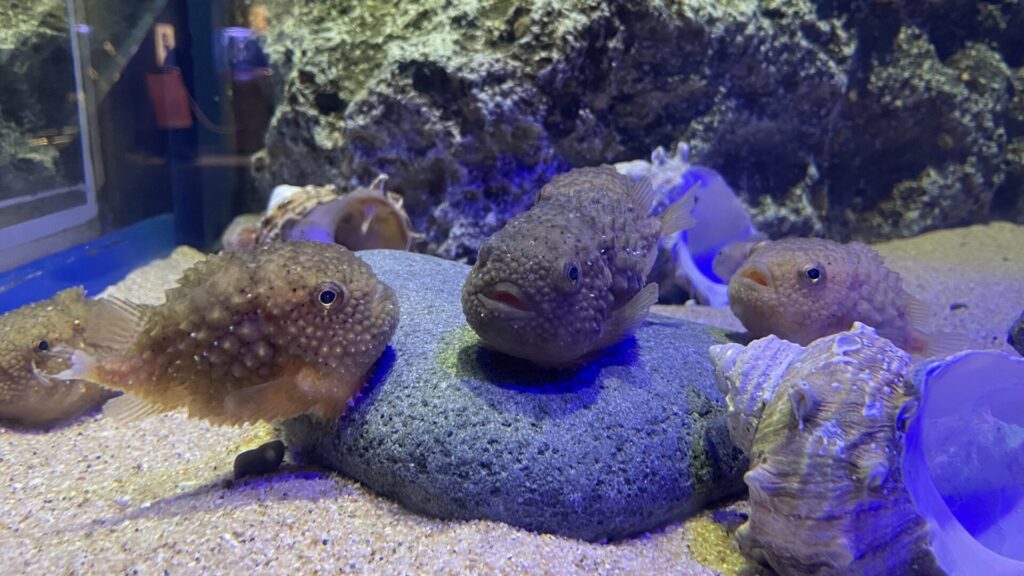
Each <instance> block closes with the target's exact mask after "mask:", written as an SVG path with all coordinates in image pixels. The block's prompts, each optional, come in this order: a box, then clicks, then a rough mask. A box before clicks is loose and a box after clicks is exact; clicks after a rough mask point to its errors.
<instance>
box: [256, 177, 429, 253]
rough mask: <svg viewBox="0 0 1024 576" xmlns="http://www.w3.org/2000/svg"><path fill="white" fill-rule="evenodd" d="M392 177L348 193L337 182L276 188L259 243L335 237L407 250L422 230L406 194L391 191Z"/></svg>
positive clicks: (354, 245) (360, 246)
mask: <svg viewBox="0 0 1024 576" xmlns="http://www.w3.org/2000/svg"><path fill="white" fill-rule="evenodd" d="M387 180H388V177H387V176H386V175H383V174H382V175H380V176H378V177H377V178H376V179H375V180H374V181H373V183H371V184H370V185H369V186H366V187H359V188H356V189H354V190H352V191H349V192H340V191H339V190H338V189H337V187H335V186H333V185H328V186H289V185H281V186H278V187H277V188H275V189H274V192H273V194H272V195H271V198H270V202H269V204H268V206H267V213H266V216H265V217H264V218H263V222H262V224H261V227H260V232H259V234H258V236H257V242H259V243H264V242H273V241H280V240H285V241H287V240H310V241H315V242H334V243H337V244H341V245H343V246H345V247H347V248H349V249H351V250H368V249H371V248H392V249H396V250H408V249H409V248H410V247H411V246H412V242H413V240H414V239H415V238H416V237H417V235H416V234H415V233H414V232H413V230H412V222H411V221H410V219H409V215H408V214H406V213H405V210H404V209H403V208H402V197H401V196H400V195H398V194H396V193H394V192H390V191H387V190H386V189H385V184H386V183H387Z"/></svg>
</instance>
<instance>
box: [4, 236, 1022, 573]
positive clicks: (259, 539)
mask: <svg viewBox="0 0 1024 576" xmlns="http://www.w3.org/2000/svg"><path fill="white" fill-rule="evenodd" d="M879 249H880V250H881V252H882V253H883V254H884V255H885V256H886V258H887V260H888V261H889V263H890V264H891V265H892V267H893V268H894V269H896V270H898V271H899V272H901V273H902V274H904V276H905V278H906V281H907V284H908V287H909V288H910V289H911V291H913V292H915V293H917V294H918V295H919V296H920V297H921V298H922V299H924V300H926V301H927V302H929V303H931V304H932V305H933V306H935V307H936V310H937V312H938V311H940V310H941V313H939V314H937V318H936V319H937V326H936V328H941V329H946V330H949V329H957V330H961V331H963V332H964V333H965V334H968V335H969V336H970V338H971V341H972V343H974V345H976V346H977V347H998V348H1002V349H1008V347H1007V346H1006V344H1005V343H1004V342H1003V340H1004V339H1005V337H1006V330H1007V327H1008V326H1009V324H1010V322H1012V320H1013V319H1014V318H1016V316H1017V315H1018V314H1019V313H1020V312H1021V310H1020V309H1021V308H1022V307H1024V227H1021V226H1013V225H1009V224H994V225H991V226H979V227H973V228H968V229H961V230H952V231H943V232H937V233H932V234H927V235H924V236H921V237H918V238H915V239H911V240H904V241H896V242H889V243H886V244H883V245H880V246H879ZM188 260H189V258H188V255H187V254H185V255H182V254H179V258H177V259H176V261H171V262H165V263H163V264H162V266H164V268H163V269H162V270H157V272H158V273H156V274H154V273H153V270H152V269H151V270H149V271H145V272H142V273H140V274H138V275H136V276H134V277H133V278H131V279H130V280H129V281H128V282H127V283H126V284H124V285H122V286H119V287H118V290H119V291H118V292H117V293H120V294H121V295H124V296H128V297H133V298H145V300H146V301H149V302H155V301H158V300H159V298H160V297H161V294H159V291H157V290H152V289H150V288H148V286H149V285H150V282H152V281H154V279H157V278H158V277H160V276H163V277H164V279H163V281H164V282H166V276H168V275H173V274H176V273H178V272H180V270H181V267H182V266H183V265H185V264H186V263H187V262H188ZM952 302H961V303H964V304H967V307H966V308H961V309H959V310H956V311H951V310H949V304H950V303H952ZM662 311H668V312H670V313H672V314H674V315H680V316H684V317H688V318H693V319H696V320H698V321H705V322H709V323H714V324H717V325H721V326H723V327H726V328H730V329H734V330H735V329H739V328H740V326H739V324H738V323H737V322H736V320H735V318H734V317H732V316H731V314H728V313H727V312H723V311H717V310H709V309H706V308H702V307H685V306H679V307H663V308H662ZM271 434H272V431H271V429H270V428H269V427H268V426H247V427H241V428H221V427H212V426H209V425H207V424H205V423H203V422H200V421H195V420H189V419H187V418H185V417H183V416H182V415H181V414H180V413H174V414H167V415H162V416H157V417H153V418H150V419H148V420H145V421H142V422H137V423H133V424H124V425H120V426H119V425H115V424H113V423H111V422H110V421H107V420H104V419H102V418H99V417H90V418H86V419H84V420H82V421H79V422H77V423H75V424H73V425H71V426H68V427H66V428H63V429H60V430H56V431H53V432H49V433H45V434H25V433H15V432H9V431H6V430H0V464H2V468H0V469H2V471H3V472H2V473H3V479H4V482H2V483H0V500H2V502H3V513H2V516H0V544H2V548H0V549H2V550H3V551H4V553H5V559H4V561H3V562H4V564H3V565H2V566H0V572H2V573H4V574H22V573H30V574H48V575H53V574H68V573H81V574H115V573H119V574H123V573H135V572H137V573H139V574H163V573H165V571H166V573H169V574H251V573H254V572H257V571H258V572H259V573H262V574H318V573H335V574H337V573H343V574H345V573H371V574H424V573H437V574H459V573H469V572H472V573H502V574H526V573H529V574H683V575H685V574H720V573H725V574H735V573H737V572H738V571H740V570H742V569H744V568H746V569H750V565H749V563H747V562H746V561H745V560H744V559H743V558H742V557H741V556H739V554H738V552H737V550H736V548H735V546H734V545H733V544H732V542H731V540H730V539H729V537H728V533H727V528H729V529H734V528H735V525H736V522H737V515H736V513H735V511H734V510H736V509H742V508H743V504H742V503H740V504H739V505H737V506H733V507H731V508H727V509H723V510H719V511H709V512H707V513H705V514H702V515H700V516H698V517H697V518H695V519H691V520H689V521H686V522H679V523H676V524H673V525H671V526H669V527H667V528H666V529H664V530H661V531H658V532H656V533H653V534H648V535H644V536H642V537H638V538H634V539H630V540H627V541H623V542H618V543H613V544H606V545H602V544H589V543H584V542H578V541H575V540H570V539H567V538H561V537H556V536H550V535H542V534H533V533H530V532H526V531H523V530H519V529H516V528H512V527H509V526H506V525H503V524H499V523H496V522H448V521H441V520H434V519H428V518H423V517H420V516H417V515H415V514H412V513H410V512H407V511H405V510H404V509H403V508H401V507H400V506H398V505H397V504H394V503H392V502H390V501H388V500H385V499H383V498H379V497H377V496H375V495H373V494H371V493H370V492H368V491H367V490H365V489H363V488H362V487H361V486H359V485H358V484H357V483H355V482H352V481H350V480H348V479H346V478H342V477H340V476H338V475H335V474H332V473H328V472H324V471H319V470H315V469H290V470H288V471H285V472H282V473H280V474H278V475H276V476H274V477H273V478H271V479H263V480H251V481H245V482H241V483H238V484H236V485H234V486H233V487H232V486H228V485H227V484H226V480H227V479H228V478H229V477H230V474H231V468H232V463H233V459H234V456H235V455H236V454H237V453H239V452H241V451H242V450H245V449H248V448H251V447H254V446H256V445H258V444H260V443H262V442H264V441H266V440H268V439H271V438H272V436H271ZM701 562H704V564H702V563H701Z"/></svg>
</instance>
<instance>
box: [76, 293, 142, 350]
mask: <svg viewBox="0 0 1024 576" xmlns="http://www.w3.org/2000/svg"><path fill="white" fill-rule="evenodd" d="M145 326H146V308H145V307H143V306H139V305H138V304H134V303H132V302H128V301H127V300H122V299H120V298H100V299H98V300H96V301H95V305H94V306H93V308H92V310H90V312H89V316H88V318H87V319H86V326H85V340H86V342H88V343H89V344H90V345H92V346H97V347H100V348H109V349H113V350H120V351H123V350H127V349H129V348H131V346H132V344H134V343H135V339H136V338H138V336H139V334H140V333H141V332H142V329H143V328H145Z"/></svg>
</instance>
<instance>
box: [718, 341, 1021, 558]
mask: <svg viewBox="0 0 1024 576" xmlns="http://www.w3.org/2000/svg"><path fill="white" fill-rule="evenodd" d="M710 353H711V357H712V361H713V363H714V365H715V368H716V373H717V376H718V379H719V385H720V386H722V387H723V388H724V390H725V393H726V397H727V402H728V405H729V413H728V416H727V418H728V419H729V429H730V436H731V437H732V438H733V440H734V442H736V444H737V445H738V446H739V447H740V448H742V449H743V450H744V451H745V452H746V453H747V455H748V456H749V458H750V461H751V469H750V470H749V471H748V472H747V474H746V475H745V476H744V481H745V482H746V483H747V486H748V488H749V490H750V515H749V520H748V521H747V522H746V523H745V524H744V525H743V526H741V527H740V529H739V530H738V531H737V540H738V541H739V543H740V546H741V548H742V549H743V550H744V551H745V552H746V553H747V554H749V555H750V556H751V557H753V558H755V559H757V560H759V561H762V562H765V563H767V564H769V565H771V566H772V568H774V569H775V570H776V571H777V572H779V573H780V574H781V575H783V576H786V575H790V574H794V575H796V574H801V575H803V574H867V575H874V574H878V575H883V574H943V573H946V574H961V573H963V574H967V573H979V574H980V573H984V574H1005V575H1010V574H1024V562H1021V560H1024V558H1016V557H1011V554H1010V552H1009V549H1010V548H1013V549H1014V550H1017V551H1018V552H1017V554H1018V555H1021V556H1024V507H1021V506H1020V503H1024V487H1022V484H1021V483H1020V478H1021V477H1024V444H1022V443H1021V442H1020V438H1022V437H1024V416H1021V414H1024V360H1020V359H1011V358H1010V357H1009V355H1007V354H1005V353H1002V352H990V351H986V352H979V351H968V352H964V353H961V354H957V355H955V356H952V357H949V358H947V359H942V360H937V361H933V363H931V364H928V365H926V366H925V368H922V369H918V370H917V371H915V372H913V373H911V359H910V356H908V355H907V354H906V353H905V352H903V351H902V350H900V349H899V348H897V347H896V346H895V345H893V344H892V343H891V342H890V341H889V340H886V339H885V338H882V337H880V336H878V335H877V333H876V332H875V331H874V329H872V328H870V327H869V326H866V325H864V324H861V323H854V325H853V328H852V329H851V330H849V331H847V332H843V333H839V334H834V335H831V336H828V337H825V338H821V339H819V340H816V341H814V342H812V343H811V344H809V345H808V346H807V347H802V346H797V345H794V344H791V343H789V342H786V341H784V340H779V339H778V338H775V337H773V336H769V337H767V338H763V339H760V340H756V341H754V342H752V343H751V344H750V345H749V346H746V347H742V346H739V345H737V344H726V345H717V346H712V347H711V349H710ZM1010 360H1013V361H1016V362H1017V364H1016V365H1011V364H1008V362H1009V361H1010ZM1014 370H1016V372H1014ZM911 374H913V377H911V376H910V375H911ZM942 388H945V390H944V392H943V393H940V389H942ZM993 388H994V389H997V390H998V393H993V392H992V390H991V389H993ZM979 406H985V407H987V408H988V410H984V409H980V408H979ZM951 414H955V415H956V417H955V418H954V419H952V420H949V421H948V423H947V426H946V428H945V429H943V428H942V427H940V426H939V425H938V424H937V420H936V418H937V417H941V416H946V417H949V416H950V415H951ZM995 414H999V415H1002V416H1003V418H1004V420H1000V419H999V418H993V417H992V416H991V415H995ZM972 417H973V418H974V421H975V422H976V424H975V425H974V426H967V423H969V422H971V421H972ZM734 420H742V421H743V422H742V423H739V424H737V423H734ZM1011 423H1012V426H1015V427H1016V428H1014V429H1012V430H1011V429H1010V424H1011ZM904 431H906V446H904ZM965 431H969V433H966V434H965ZM751 436H752V437H753V440H752V441H751ZM922 438H925V439H930V442H931V443H930V444H928V443H927V442H925V441H924V440H922ZM926 445H928V446H930V447H931V451H930V452H928V453H927V454H928V455H929V456H930V458H926V457H925V456H924V454H925V450H924V448H922V447H923V446H926ZM957 446H959V447H960V448H959V449H957V448H956V447H957ZM985 458H987V460H986V461H984V462H979V461H977V460H979V459H985ZM993 475H995V477H996V478H997V480H996V481H995V482H994V483H993V481H992V480H991V478H992V476H993ZM904 479H906V484H905V483H904ZM936 486H939V487H942V488H939V489H937V488H936ZM940 490H941V492H942V496H940V495H939V491H940ZM943 496H945V497H946V498H945V499H944V498H943ZM968 497H971V498H973V499H971V500H970V503H971V505H972V508H971V510H974V509H976V508H978V507H979V506H980V507H981V508H986V506H987V509H988V510H989V513H988V514H986V515H985V519H984V520H985V522H984V523H983V526H981V525H979V526H977V527H976V528H979V529H978V530H975V531H973V532H972V531H970V530H968V529H966V528H965V527H964V525H962V522H964V519H965V514H961V515H960V516H959V517H954V516H955V515H954V514H951V513H950V512H949V509H948V508H947V503H948V502H951V501H952V502H958V501H959V502H967V501H968ZM1015 506H1016V508H1014V507H1015ZM963 508H964V507H963V506H961V509H963ZM1007 510H1009V512H1008V511H1007ZM1014 510H1019V511H1018V512H1014ZM961 511H963V510H961ZM968 524H969V522H968ZM980 528H984V529H987V532H986V534H989V536H988V537H989V538H991V539H992V540H994V541H996V543H995V544H990V545H987V546H986V545H982V544H981V542H982V539H983V536H982V535H981V530H980ZM993 548H994V550H993ZM967 566H970V567H972V569H974V568H979V567H982V566H983V567H985V569H984V570H981V571H980V572H972V571H970V570H968V569H967V568H966V567H967ZM979 569H980V568H979Z"/></svg>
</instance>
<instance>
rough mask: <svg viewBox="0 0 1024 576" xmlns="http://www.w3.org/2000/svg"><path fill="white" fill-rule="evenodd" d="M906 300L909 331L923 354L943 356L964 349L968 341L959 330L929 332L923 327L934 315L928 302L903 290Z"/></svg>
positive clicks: (915, 346) (916, 347) (917, 348)
mask: <svg viewBox="0 0 1024 576" xmlns="http://www.w3.org/2000/svg"><path fill="white" fill-rule="evenodd" d="M903 298H904V301H905V302H906V311H907V319H909V320H910V327H911V333H912V337H913V340H914V348H915V349H916V350H917V351H920V353H921V354H924V355H925V356H928V357H932V356H945V355H947V354H953V353H954V352H960V351H961V350H965V349H966V348H967V347H968V346H969V344H970V341H969V339H968V338H967V336H965V335H964V334H962V333H960V332H931V331H928V330H925V329H924V328H923V327H924V326H927V325H928V324H929V322H930V321H931V319H932V318H933V317H934V315H935V314H934V312H933V311H932V309H931V307H930V306H928V304H926V303H924V302H923V301H921V300H920V299H919V298H917V297H916V296H914V295H913V294H910V293H909V292H906V291H904V295H903Z"/></svg>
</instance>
